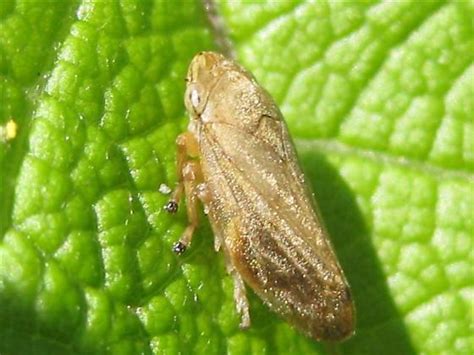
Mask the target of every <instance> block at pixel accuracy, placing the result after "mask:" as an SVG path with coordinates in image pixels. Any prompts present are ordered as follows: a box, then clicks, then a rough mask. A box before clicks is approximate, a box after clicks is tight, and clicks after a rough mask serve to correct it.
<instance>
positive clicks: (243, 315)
mask: <svg viewBox="0 0 474 355" xmlns="http://www.w3.org/2000/svg"><path fill="white" fill-rule="evenodd" d="M230 274H231V276H232V278H233V279H234V302H235V308H236V309H237V313H239V314H240V328H242V329H245V328H248V327H250V314H249V301H248V300H247V293H246V290H245V285H244V281H243V280H242V277H241V276H240V274H239V273H238V272H237V270H235V269H234V268H232V270H231V271H230Z"/></svg>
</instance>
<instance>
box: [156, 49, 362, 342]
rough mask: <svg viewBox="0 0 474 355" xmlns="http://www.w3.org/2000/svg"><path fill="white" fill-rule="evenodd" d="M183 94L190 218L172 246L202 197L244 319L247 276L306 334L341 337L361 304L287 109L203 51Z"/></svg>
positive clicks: (182, 157) (180, 152)
mask: <svg viewBox="0 0 474 355" xmlns="http://www.w3.org/2000/svg"><path fill="white" fill-rule="evenodd" d="M186 83H187V86H186V93H185V97H184V102H185V106H186V109H187V111H188V113H189V116H190V122H189V126H188V131H187V132H185V133H182V134H181V135H179V136H178V138H177V140H176V142H177V169H178V183H177V186H176V188H175V190H174V191H173V193H172V195H171V198H170V201H169V202H168V203H167V204H166V206H165V209H166V210H167V211H168V212H170V213H174V212H176V210H177V208H178V202H179V201H180V199H181V197H182V195H183V194H184V196H185V199H186V208H187V214H188V218H189V225H188V226H187V228H186V229H185V231H184V233H183V235H182V237H181V239H180V240H179V241H178V242H177V243H176V244H175V245H174V246H173V250H174V252H175V253H177V254H181V253H183V252H184V251H185V250H186V248H187V247H188V246H189V244H190V242H191V239H192V235H193V233H194V231H195V229H196V227H197V225H198V212H197V204H198V202H199V201H201V202H202V204H203V205H204V207H205V212H206V213H207V215H208V218H209V221H210V224H211V226H212V229H213V232H214V234H215V239H214V243H215V249H216V251H218V250H220V249H222V250H223V252H224V255H225V259H226V265H227V270H228V272H229V273H230V275H231V276H232V277H233V280H234V299H235V303H236V308H237V311H238V313H239V314H240V316H241V323H240V326H241V327H242V328H245V327H248V326H249V325H250V316H249V305H248V301H247V297H246V291H245V284H244V282H245V283H246V284H247V285H249V286H250V287H251V288H252V289H253V290H254V291H255V293H256V294H257V295H259V296H260V298H261V299H262V300H263V301H264V302H265V303H266V304H267V305H268V306H269V307H270V309H272V310H273V311H275V312H276V313H278V314H280V315H281V316H282V317H283V318H285V319H286V320H288V321H289V322H290V323H291V324H293V325H294V326H296V328H298V329H300V330H301V331H302V332H303V333H305V334H306V335H308V336H310V337H312V338H314V339H317V340H327V341H339V340H344V339H346V338H348V337H349V336H351V335H352V334H353V332H354V323H355V309H354V305H353V302H352V298H351V293H350V289H349V286H348V284H347V281H346V279H345V276H344V274H343V271H342V269H341V267H340V265H339V263H338V261H337V258H336V255H335V253H334V251H333V248H332V246H331V243H330V240H329V238H328V235H327V232H326V230H325V227H324V225H323V222H322V220H321V216H320V214H319V212H318V210H317V207H316V205H315V202H314V199H313V195H312V193H311V191H310V189H309V188H308V186H307V184H306V182H305V177H304V175H303V173H302V171H301V169H300V167H299V165H298V161H297V156H296V153H295V150H294V147H293V144H292V141H291V138H290V136H289V133H288V129H287V127H286V124H285V122H284V121H283V117H282V115H281V113H280V110H279V109H278V107H277V106H276V104H275V103H274V101H273V99H272V98H271V97H270V95H269V94H268V93H267V92H266V91H265V90H264V89H263V88H262V87H261V86H260V85H259V84H258V83H257V82H256V80H255V79H254V77H253V76H252V74H250V73H249V72H248V71H247V70H245V69H244V68H243V67H241V66H240V65H239V64H237V63H236V62H235V61H233V60H231V59H227V58H226V57H224V56H223V55H221V54H218V53H214V52H201V53H199V54H197V55H196V56H195V57H194V59H193V60H192V62H191V64H190V66H189V69H188V74H187V78H186Z"/></svg>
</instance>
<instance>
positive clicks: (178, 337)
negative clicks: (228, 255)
mask: <svg viewBox="0 0 474 355" xmlns="http://www.w3.org/2000/svg"><path fill="white" fill-rule="evenodd" d="M216 6H217V9H218V10H219V13H218V14H217V17H214V15H212V14H209V13H206V11H205V10H204V7H203V6H202V5H201V4H200V3H199V2H192V1H182V2H164V1H160V0H156V1H138V0H135V1H134V0H130V1H123V2H112V1H108V2H75V1H63V2H55V3H53V2H30V1H13V0H8V1H7V0H3V1H2V2H1V4H0V54H1V55H0V93H1V102H0V124H1V127H0V128H1V129H0V133H1V134H0V162H1V174H0V176H1V183H0V206H1V207H0V222H1V223H0V232H1V233H0V236H1V241H0V353H2V354H29V353H36V354H70V353H96V354H104V353H111V354H139V353H145V354H151V353H156V354H161V353H163V354H176V353H197V354H201V353H202V354H220V353H231V354H248V353H253V354H287V353H292V354H293V353H294V354H296V353H300V354H318V353H325V352H326V351H327V348H326V346H325V345H324V344H318V343H317V342H314V341H312V340H310V339H308V338H306V337H305V336H303V335H301V334H299V333H298V332H297V331H296V330H294V329H293V328H291V327H290V326H289V325H287V324H286V323H285V322H284V321H282V320H280V318H279V317H278V316H277V315H275V314H273V313H271V312H270V311H268V310H267V308H266V306H265V305H263V304H262V302H261V300H260V299H258V297H256V296H255V295H254V294H253V293H252V292H251V291H249V297H250V303H251V310H250V312H251V317H252V326H251V328H250V329H248V330H245V331H243V330H240V329H239V327H238V324H239V317H238V315H237V314H236V312H235V308H234V303H233V295H232V292H233V291H232V290H233V285H232V280H231V278H230V277H229V276H228V275H227V273H226V271H225V263H224V260H223V255H222V254H221V253H214V252H213V236H212V232H211V229H210V227H209V224H208V222H207V221H204V222H203V223H202V226H201V227H200V229H199V231H198V233H197V234H196V236H195V239H194V240H193V245H192V247H191V248H190V249H189V252H188V253H187V254H186V255H185V256H183V257H176V256H175V255H173V253H172V252H171V250H170V249H171V246H172V244H173V242H174V241H176V240H177V239H178V238H179V236H180V233H182V232H183V230H184V228H185V227H186V223H187V222H186V216H185V213H184V211H181V212H180V213H178V216H169V215H167V214H166V213H165V211H164V210H163V205H164V204H165V202H166V200H167V196H166V195H164V194H163V193H161V192H159V190H158V187H159V186H160V184H166V185H168V186H170V187H172V186H173V185H174V183H175V181H176V174H175V171H174V169H175V168H174V165H175V150H174V140H175V137H176V136H177V134H179V132H181V131H183V130H184V129H185V128H186V121H187V119H186V117H185V111H184V105H183V102H182V96H183V91H184V81H183V78H184V75H185V72H186V69H187V65H188V64H189V62H190V59H191V58H192V56H193V55H194V54H195V53H196V52H198V51H201V50H216V49H217V47H216V45H215V44H214V43H216V42H218V43H226V41H225V40H226V39H227V37H226V36H227V33H226V31H224V29H225V28H226V29H227V31H228V34H229V38H230V39H231V49H232V50H234V51H235V52H236V53H237V58H238V59H239V61H241V62H242V64H244V65H245V66H246V67H248V68H249V69H250V70H252V71H253V73H254V74H255V76H256V78H257V79H258V80H259V82H260V83H261V84H262V85H263V86H265V87H266V88H268V89H269V90H270V92H271V93H272V94H273V95H274V97H275V99H276V101H277V102H278V103H279V105H280V107H281V109H282V111H283V113H284V115H285V117H286V119H287V122H288V125H289V128H290V130H291V132H292V134H293V137H294V139H295V142H296V146H297V150H298V152H299V154H300V158H301V162H302V165H303V167H304V168H305V170H307V173H308V180H309V181H310V182H311V184H312V187H313V190H314V192H315V195H316V196H317V198H318V201H319V205H320V208H321V210H322V214H323V217H324V219H325V221H326V224H327V226H328V229H329V231H330V234H331V236H332V238H333V242H334V245H335V248H336V252H337V254H338V256H339V258H340V262H341V264H342V266H343V268H344V270H345V271H346V273H347V276H348V279H349V282H350V284H351V287H352V290H353V293H354V298H355V302H356V306H357V318H358V320H357V333H356V335H355V336H354V337H353V338H351V339H350V340H349V341H347V342H345V343H342V344H339V345H335V346H334V348H335V349H332V350H333V351H336V352H340V353H344V354H346V353H347V354H380V353H383V354H410V353H426V354H439V353H446V354H448V353H450V354H452V353H460V354H461V353H462V354H464V353H465V354H469V353H472V352H473V351H474V337H473V335H472V334H473V331H474V323H473V311H472V310H473V307H474V302H473V291H474V287H473V286H474V285H473V284H474V283H473V280H474V275H473V271H474V270H473V262H474V255H473V254H474V253H473V248H472V245H473V244H472V243H473V239H474V201H473V200H474V196H473V189H474V185H473V182H474V174H473V173H474V120H473V118H474V100H473V97H474V60H473V59H474V30H473V22H472V18H473V16H474V5H473V3H472V2H468V1H462V0H459V1H425V2H419V1H415V0H413V1H398V2H376V1H359V2H346V1H344V2H342V1H331V2H323V1H321V2H312V1H308V2H290V1H287V2H284V1H279V2H275V1H268V2H267V3H264V2H259V3H248V4H244V3H237V2H234V1H219V2H218V3H217V5H216ZM208 17H210V18H211V20H213V23H220V24H222V25H223V27H220V26H217V27H214V28H213V26H211V25H210V23H211V22H209V21H208ZM223 40H224V41H223ZM9 121H10V122H14V123H15V124H16V127H17V134H16V136H15V134H12V135H7V134H6V133H5V132H6V131H5V130H6V127H7V122H9Z"/></svg>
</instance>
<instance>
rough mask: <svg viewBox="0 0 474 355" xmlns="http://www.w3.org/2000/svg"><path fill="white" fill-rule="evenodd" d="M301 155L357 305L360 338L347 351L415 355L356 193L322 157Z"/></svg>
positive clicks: (348, 343) (308, 179) (357, 325)
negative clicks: (360, 209)
mask: <svg viewBox="0 0 474 355" xmlns="http://www.w3.org/2000/svg"><path fill="white" fill-rule="evenodd" d="M299 156H300V162H301V165H302V167H303V170H304V171H305V174H306V177H307V181H308V183H309V184H310V185H311V187H312V190H313V192H314V194H315V196H316V199H317V201H318V205H319V209H320V212H321V215H322V217H323V220H324V222H325V224H326V227H327V229H328V232H329V235H330V237H331V241H332V243H333V246H334V249H335V251H336V254H337V256H338V259H339V262H340V263H341V266H342V268H343V270H344V273H345V274H346V277H347V279H348V281H349V284H350V286H351V290H352V296H353V298H354V302H355V305H356V319H357V320H356V334H355V336H354V337H352V338H351V339H349V340H348V341H347V342H344V343H343V344H342V345H341V350H342V349H343V350H345V351H344V352H346V351H347V352H348V353H354V352H356V353H365V354H381V353H383V354H385V355H387V354H392V353H393V354H414V353H415V350H414V348H413V345H412V344H411V341H410V338H409V335H408V332H407V330H406V328H405V325H404V321H403V317H402V315H401V314H400V313H399V312H398V310H397V308H396V305H395V303H394V301H393V299H392V296H391V294H390V291H389V289H388V286H387V282H386V275H385V274H384V272H383V271H382V265H381V264H380V262H379V260H378V257H377V254H376V252H375V249H374V246H373V244H372V240H371V232H370V231H369V230H368V228H367V226H366V225H365V223H364V219H363V217H362V215H361V212H360V211H359V208H358V206H357V203H356V201H355V196H354V192H353V191H351V189H350V188H349V186H348V185H347V184H346V182H345V181H344V180H343V179H342V178H341V176H340V175H339V172H338V171H337V170H336V169H335V168H334V167H333V166H331V164H330V163H329V162H328V161H326V159H325V158H324V157H323V156H322V155H320V154H317V153H314V152H309V151H308V152H300V154H299Z"/></svg>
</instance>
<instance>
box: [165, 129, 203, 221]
mask: <svg viewBox="0 0 474 355" xmlns="http://www.w3.org/2000/svg"><path fill="white" fill-rule="evenodd" d="M176 150H177V152H176V160H177V164H176V170H177V172H176V173H177V176H178V184H177V185H176V188H175V189H174V191H173V193H172V194H171V198H170V199H169V201H168V203H167V204H166V205H165V210H166V211H167V212H169V213H176V211H177V210H178V203H179V201H180V200H181V196H182V194H183V189H184V175H183V174H184V165H185V163H186V162H187V161H188V158H189V157H196V156H198V154H199V145H198V142H197V141H196V138H194V136H193V135H192V133H190V132H184V133H181V134H180V135H179V136H178V138H176Z"/></svg>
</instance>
